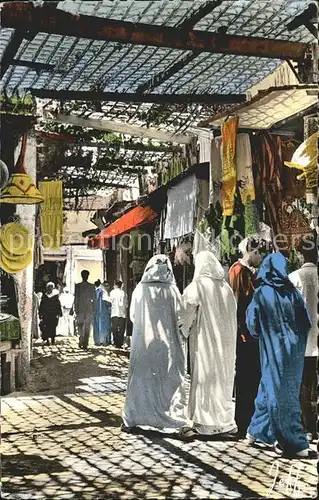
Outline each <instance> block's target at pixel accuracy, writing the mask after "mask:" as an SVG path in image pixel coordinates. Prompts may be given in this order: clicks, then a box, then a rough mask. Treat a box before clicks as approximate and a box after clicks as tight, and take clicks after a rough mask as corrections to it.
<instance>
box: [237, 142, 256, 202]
mask: <svg viewBox="0 0 319 500" xmlns="http://www.w3.org/2000/svg"><path fill="white" fill-rule="evenodd" d="M236 170H237V181H238V186H239V192H240V196H241V201H242V203H243V204H244V205H246V204H247V203H248V202H249V201H253V200H254V199H255V186H254V176H253V166H252V156H251V147H250V138H249V135H248V134H238V135H237V141H236Z"/></svg>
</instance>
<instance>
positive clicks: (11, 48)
mask: <svg viewBox="0 0 319 500" xmlns="http://www.w3.org/2000/svg"><path fill="white" fill-rule="evenodd" d="M23 38H24V36H23V34H22V33H21V32H18V31H16V32H15V33H13V35H12V36H11V39H10V42H9V43H8V45H7V46H6V48H5V51H4V54H3V56H2V59H1V64H0V78H2V77H3V76H4V74H5V72H6V71H7V69H8V68H9V66H10V64H12V60H13V58H14V56H15V55H16V53H17V52H18V50H19V47H20V45H21V43H22V42H23Z"/></svg>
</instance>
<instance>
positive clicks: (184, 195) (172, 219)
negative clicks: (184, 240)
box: [164, 175, 198, 240]
mask: <svg viewBox="0 0 319 500" xmlns="http://www.w3.org/2000/svg"><path fill="white" fill-rule="evenodd" d="M197 190H198V181H197V179H196V177H195V175H192V176H189V177H186V178H185V179H183V180H182V181H181V182H180V183H179V184H177V185H176V186H173V187H171V188H170V189H169V190H168V192H167V217H166V221H165V230H164V239H169V240H170V239H174V238H179V237H180V236H184V235H186V234H189V233H192V232H193V231H194V219H195V213H196V198H197Z"/></svg>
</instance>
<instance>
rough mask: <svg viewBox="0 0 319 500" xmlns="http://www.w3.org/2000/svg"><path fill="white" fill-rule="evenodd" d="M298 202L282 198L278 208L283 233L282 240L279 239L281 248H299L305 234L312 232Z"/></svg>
mask: <svg viewBox="0 0 319 500" xmlns="http://www.w3.org/2000/svg"><path fill="white" fill-rule="evenodd" d="M298 204H299V203H298V200H290V201H289V200H282V202H281V206H280V207H279V209H278V220H279V224H280V227H281V232H282V234H283V238H282V240H280V241H278V240H277V246H278V247H279V249H280V250H291V249H292V248H297V247H298V246H299V245H300V243H301V241H302V238H303V237H304V236H306V235H311V234H312V230H311V227H310V224H309V222H308V221H307V220H306V218H305V217H304V215H303V214H302V213H301V211H300V208H299V206H298Z"/></svg>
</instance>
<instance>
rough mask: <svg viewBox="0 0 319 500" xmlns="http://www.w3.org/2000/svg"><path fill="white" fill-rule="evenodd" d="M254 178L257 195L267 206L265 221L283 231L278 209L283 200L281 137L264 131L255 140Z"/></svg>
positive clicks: (276, 230) (276, 231)
mask: <svg viewBox="0 0 319 500" xmlns="http://www.w3.org/2000/svg"><path fill="white" fill-rule="evenodd" d="M253 169H254V178H255V191H256V197H257V199H258V197H259V196H260V198H259V200H260V202H262V203H263V204H264V206H265V222H266V224H268V225H269V226H270V227H271V228H272V229H273V231H274V234H275V235H276V234H279V233H280V232H281V228H280V221H279V217H278V210H279V208H280V206H281V200H282V189H283V186H282V181H281V175H282V174H281V170H282V156H281V142H280V137H279V136H276V135H270V134H268V133H267V132H263V133H262V134H260V135H259V136H256V138H255V140H254V161H253Z"/></svg>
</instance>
